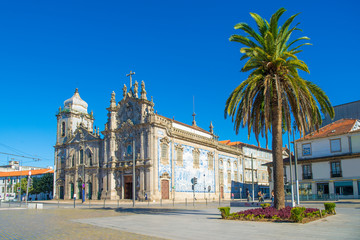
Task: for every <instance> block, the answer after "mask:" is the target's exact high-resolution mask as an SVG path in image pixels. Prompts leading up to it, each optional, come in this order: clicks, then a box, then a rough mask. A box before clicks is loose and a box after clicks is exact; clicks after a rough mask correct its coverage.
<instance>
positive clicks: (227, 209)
mask: <svg viewBox="0 0 360 240" xmlns="http://www.w3.org/2000/svg"><path fill="white" fill-rule="evenodd" d="M218 209H219V210H220V212H221V218H222V219H226V218H228V217H229V215H230V207H220V208H218Z"/></svg>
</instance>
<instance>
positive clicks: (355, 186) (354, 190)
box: [353, 179, 359, 198]
mask: <svg viewBox="0 0 360 240" xmlns="http://www.w3.org/2000/svg"><path fill="white" fill-rule="evenodd" d="M353 193H354V198H357V197H358V195H359V189H358V182H357V180H356V179H353Z"/></svg>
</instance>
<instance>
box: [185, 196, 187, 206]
mask: <svg viewBox="0 0 360 240" xmlns="http://www.w3.org/2000/svg"><path fill="white" fill-rule="evenodd" d="M185 206H186V207H187V198H185Z"/></svg>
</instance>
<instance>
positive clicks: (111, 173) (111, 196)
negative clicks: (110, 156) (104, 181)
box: [108, 169, 118, 200]
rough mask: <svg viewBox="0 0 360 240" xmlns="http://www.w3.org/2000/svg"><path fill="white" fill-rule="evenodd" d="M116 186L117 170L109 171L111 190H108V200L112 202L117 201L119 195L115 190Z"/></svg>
mask: <svg viewBox="0 0 360 240" xmlns="http://www.w3.org/2000/svg"><path fill="white" fill-rule="evenodd" d="M115 186H116V180H115V170H113V169H112V170H110V171H109V190H108V199H111V200H117V199H118V195H117V191H116V189H115Z"/></svg>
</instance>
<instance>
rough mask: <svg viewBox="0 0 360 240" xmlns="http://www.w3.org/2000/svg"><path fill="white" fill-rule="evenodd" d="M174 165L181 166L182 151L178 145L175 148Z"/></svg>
mask: <svg viewBox="0 0 360 240" xmlns="http://www.w3.org/2000/svg"><path fill="white" fill-rule="evenodd" d="M176 165H177V166H182V165H183V149H182V147H180V146H179V145H177V146H176Z"/></svg>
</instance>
